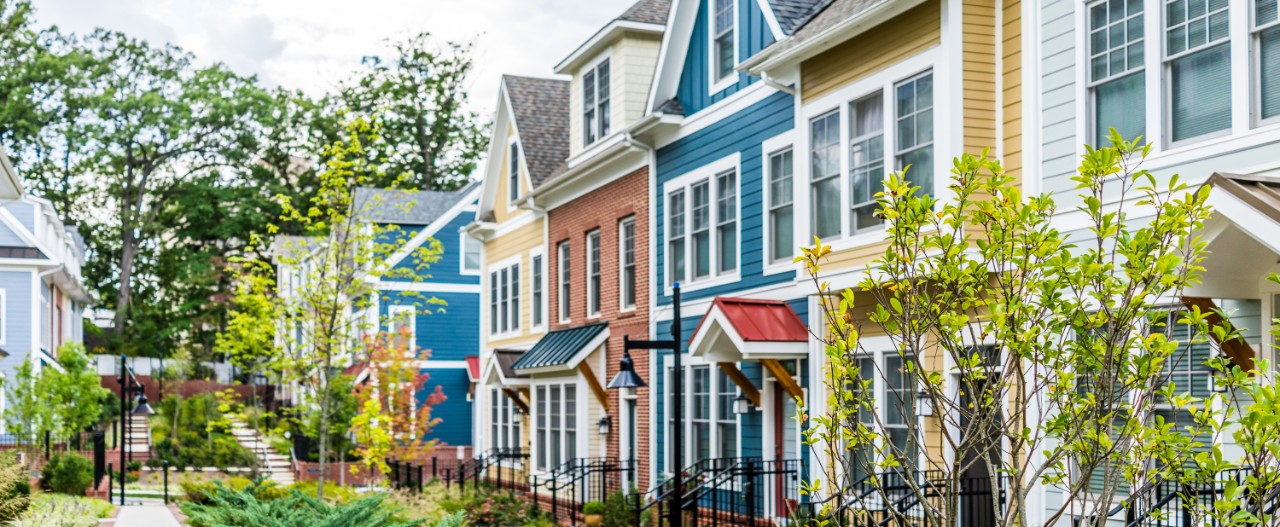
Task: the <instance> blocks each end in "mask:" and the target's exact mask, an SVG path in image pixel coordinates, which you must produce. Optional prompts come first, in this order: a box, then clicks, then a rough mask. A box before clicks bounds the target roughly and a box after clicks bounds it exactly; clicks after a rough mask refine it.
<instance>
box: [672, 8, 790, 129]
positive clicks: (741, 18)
mask: <svg viewBox="0 0 1280 527" xmlns="http://www.w3.org/2000/svg"><path fill="white" fill-rule="evenodd" d="M708 1H710V0H702V1H700V2H699V3H698V14H697V16H696V18H694V22H693V35H691V37H690V38H689V49H688V51H687V52H686V53H685V57H684V67H683V68H682V69H681V70H680V83H679V87H678V88H677V89H676V98H678V99H679V100H680V104H681V105H683V106H684V113H685V115H693V114H695V113H698V112H700V111H702V109H703V108H706V107H708V106H711V105H713V104H715V103H717V102H720V101H722V100H724V99H725V98H727V97H729V96H731V95H733V94H735V93H737V92H738V90H741V89H743V88H746V87H747V86H750V85H752V84H754V83H755V82H756V81H758V80H759V79H758V78H756V77H753V76H750V75H747V74H745V73H741V72H738V73H737V75H738V82H736V83H734V84H732V85H730V86H728V87H726V88H725V89H723V90H720V91H718V92H716V93H711V84H710V83H711V74H710V70H709V69H708V68H709V67H710V63H709V61H710V59H711V52H710V45H711V42H710V34H711V33H710V30H709V29H708V26H707V23H708V22H707V18H708V17H707V12H708V10H707V2H708ZM734 1H735V2H737V15H738V31H737V33H736V34H735V35H734V37H735V38H737V39H738V62H742V61H744V60H747V59H748V58H750V57H752V56H754V55H755V54H756V53H759V52H760V50H762V49H764V48H765V47H767V46H768V45H769V44H772V43H773V40H774V39H773V31H772V30H771V29H769V24H768V22H766V21H765V19H764V13H763V12H761V11H760V3H759V2H757V1H755V0H734ZM657 102H658V104H661V103H662V101H657Z"/></svg>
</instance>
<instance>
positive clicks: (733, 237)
mask: <svg viewBox="0 0 1280 527" xmlns="http://www.w3.org/2000/svg"><path fill="white" fill-rule="evenodd" d="M737 181H738V176H737V173H735V172H725V173H723V174H720V175H718V176H716V222H717V225H716V244H717V247H718V250H717V252H716V258H717V260H718V262H719V264H718V266H719V269H718V272H721V273H725V272H730V271H733V270H734V269H737V268H738V183H737Z"/></svg>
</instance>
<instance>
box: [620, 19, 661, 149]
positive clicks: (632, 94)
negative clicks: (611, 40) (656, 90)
mask: <svg viewBox="0 0 1280 527" xmlns="http://www.w3.org/2000/svg"><path fill="white" fill-rule="evenodd" d="M661 48H662V39H661V38H656V37H649V36H639V35H628V36H627V37H626V38H624V39H622V40H620V41H618V43H617V44H615V45H614V47H613V56H614V57H616V58H615V59H613V60H614V61H615V63H616V64H618V66H619V70H620V74H618V75H617V76H616V77H615V79H614V81H613V83H612V89H613V92H612V93H613V101H615V102H614V103H612V104H613V123H614V124H615V126H614V129H615V130H621V129H622V127H623V126H626V125H627V124H630V123H632V122H634V121H635V120H637V119H639V118H641V117H643V116H644V112H645V104H646V103H647V102H648V100H649V86H650V83H651V81H652V80H653V70H654V68H656V67H657V64H658V50H659V49H661Z"/></svg>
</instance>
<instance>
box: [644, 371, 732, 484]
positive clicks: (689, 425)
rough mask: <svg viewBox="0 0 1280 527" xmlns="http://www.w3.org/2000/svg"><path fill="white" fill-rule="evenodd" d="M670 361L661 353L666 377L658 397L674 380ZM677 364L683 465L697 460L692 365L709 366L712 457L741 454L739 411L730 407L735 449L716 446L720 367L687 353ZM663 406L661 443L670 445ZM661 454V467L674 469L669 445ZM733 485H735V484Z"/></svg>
mask: <svg viewBox="0 0 1280 527" xmlns="http://www.w3.org/2000/svg"><path fill="white" fill-rule="evenodd" d="M673 363H674V360H673V359H672V356H671V355H670V354H667V355H663V356H662V367H661V370H659V371H660V372H661V374H662V375H663V376H664V379H665V380H664V381H663V391H664V393H661V394H658V395H657V396H658V397H661V398H667V397H671V385H672V384H674V383H675V374H674V368H673V366H674V364H673ZM735 364H737V365H739V366H740V365H741V364H742V363H740V362H739V363H735ZM680 367H681V369H683V370H684V376H683V378H682V379H681V380H682V381H684V382H683V384H684V390H683V391H682V393H684V395H685V397H684V400H683V401H681V404H683V405H684V409H683V410H682V411H683V415H684V423H682V424H683V426H684V439H685V442H684V445H683V446H682V448H683V449H684V459H683V462H684V463H685V465H686V466H688V465H691V464H693V463H694V462H696V461H697V455H698V446H697V445H695V444H694V442H693V369H694V368H700V367H706V368H708V369H709V370H710V374H709V377H710V381H711V386H710V387H708V389H709V390H710V392H709V395H708V396H709V397H710V398H711V401H710V408H709V410H710V416H709V422H710V423H711V430H710V433H709V436H708V440H709V441H711V459H715V458H723V457H742V437H741V435H742V414H738V413H734V412H733V408H730V409H729V412H730V415H733V416H734V419H735V420H736V421H737V427H738V435H739V437H738V441H737V443H736V447H737V449H736V450H735V451H734V452H730V453H725V452H719V450H718V449H719V448H720V431H719V428H720V427H719V426H716V425H717V424H719V420H718V419H716V415H718V414H717V413H716V412H717V411H718V409H719V408H718V400H719V388H720V385H719V382H720V374H719V371H720V370H719V368H717V367H716V365H715V364H712V363H709V362H706V361H705V360H701V358H695V357H691V356H690V355H688V354H685V355H682V356H681V357H680ZM730 382H733V381H730ZM735 388H736V387H735ZM656 391H657V390H655V392H656ZM736 393H737V394H738V395H739V396H741V395H742V390H741V389H736ZM664 407H666V408H668V409H667V411H666V412H667V413H666V414H664V415H663V416H662V417H663V419H662V421H663V422H662V429H663V434H664V437H665V438H666V440H665V441H664V442H663V444H664V445H670V438H671V414H670V405H665V406H664ZM654 415H655V416H656V415H657V414H654ZM664 457H666V461H664V462H663V466H664V468H666V469H667V470H666V471H665V472H668V473H673V470H672V468H673V467H672V466H671V464H672V463H673V460H672V457H673V456H672V455H671V448H669V447H668V448H666V452H665V453H664ZM679 468H681V469H683V468H684V467H679ZM733 488H736V485H735V486H734V487H733Z"/></svg>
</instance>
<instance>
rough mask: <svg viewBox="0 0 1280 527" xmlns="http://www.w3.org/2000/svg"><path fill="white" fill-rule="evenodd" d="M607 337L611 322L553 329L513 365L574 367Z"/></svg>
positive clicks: (515, 366) (543, 368) (547, 368)
mask: <svg viewBox="0 0 1280 527" xmlns="http://www.w3.org/2000/svg"><path fill="white" fill-rule="evenodd" d="M607 338H609V323H608V322H597V323H595V324H587V325H585V326H577V327H572V328H565V329H557V330H555V331H550V332H548V333H547V334H546V335H545V336H543V337H542V340H539V341H538V343H537V344H534V345H533V347H532V348H530V349H529V351H527V352H525V354H524V355H522V356H521V357H520V360H517V361H516V362H515V364H512V368H513V369H515V370H517V371H519V370H549V369H566V370H567V369H571V368H573V367H574V366H577V363H578V362H580V361H581V360H582V359H583V358H584V357H585V356H586V355H587V354H588V353H590V352H591V351H592V350H594V349H595V348H597V347H599V346H600V344H603V343H604V340H605V339H607Z"/></svg>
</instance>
